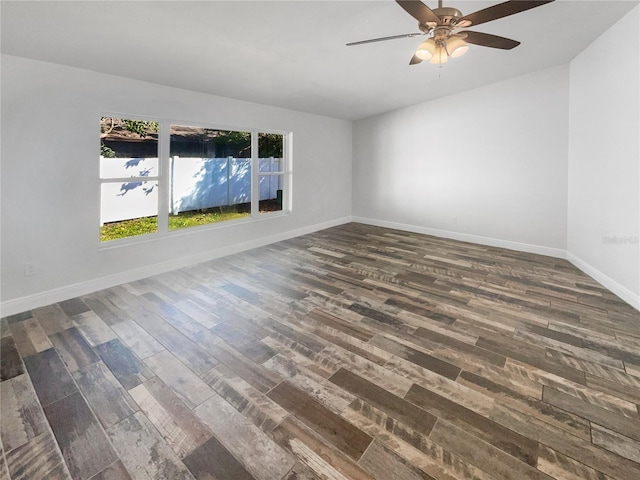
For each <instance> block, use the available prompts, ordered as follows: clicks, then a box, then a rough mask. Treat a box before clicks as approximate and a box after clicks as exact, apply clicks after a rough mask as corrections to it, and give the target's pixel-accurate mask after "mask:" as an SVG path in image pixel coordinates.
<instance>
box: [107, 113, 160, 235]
mask: <svg viewBox="0 0 640 480" xmlns="http://www.w3.org/2000/svg"><path fill="white" fill-rule="evenodd" d="M158 166H159V162H158V123H157V122H150V121H142V120H131V119H126V118H115V117H101V118H100V177H101V178H102V179H113V178H130V180H129V181H126V182H121V181H120V182H113V181H105V182H103V183H102V184H101V192H100V198H101V202H100V239H101V241H107V240H114V239H117V238H126V237H132V236H135V235H143V234H146V233H153V232H156V231H157V230H158V226H157V223H158V221H157V215H158V181H157V178H156V177H157V176H158V175H159V171H158Z"/></svg>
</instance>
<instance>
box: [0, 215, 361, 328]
mask: <svg viewBox="0 0 640 480" xmlns="http://www.w3.org/2000/svg"><path fill="white" fill-rule="evenodd" d="M349 222H351V217H342V218H338V219H335V220H331V221H328V222H323V223H318V224H315V225H310V226H307V227H302V228H297V229H295V230H289V231H286V232H282V233H278V234H276V235H270V236H267V237H262V238H257V239H255V240H248V241H246V242H241V243H236V244H233V245H228V246H224V247H220V248H215V249H212V250H207V251H205V252H201V253H198V254H195V255H188V256H184V257H179V258H175V259H172V260H170V261H166V262H160V263H155V264H153V265H147V266H144V267H141V268H135V269H132V270H127V271H124V272H119V273H116V274H113V275H107V276H104V277H100V278H95V279H91V280H87V281H85V282H81V283H76V284H72V285H65V286H63V287H59V288H54V289H51V290H47V291H45V292H40V293H36V294H33V295H27V296H24V297H19V298H15V299H12V300H7V301H5V302H2V303H0V316H1V317H6V316H9V315H15V314H17V313H21V312H26V311H27V310H31V309H34V308H38V307H43V306H45V305H51V304H52V303H57V302H61V301H63V300H68V299H70V298H75V297H79V296H81V295H87V294H89V293H92V292H96V291H98V290H103V289H105V288H111V287H114V286H116V285H122V284H123V283H129V282H133V281H136V280H141V279H143V278H147V277H151V276H153V275H158V274H160V273H165V272H169V271H171V270H177V269H178V268H183V267H188V266H190V265H195V264H198V263H202V262H207V261H209V260H214V259H216V258H220V257H225V256H227V255H232V254H234V253H240V252H244V251H246V250H251V249H253V248H258V247H262V246H265V245H269V244H271V243H275V242H280V241H282V240H288V239H290V238H294V237H299V236H301V235H306V234H308V233H313V232H317V231H318V230H324V229H326V228H331V227H335V226H338V225H343V224H345V223H349Z"/></svg>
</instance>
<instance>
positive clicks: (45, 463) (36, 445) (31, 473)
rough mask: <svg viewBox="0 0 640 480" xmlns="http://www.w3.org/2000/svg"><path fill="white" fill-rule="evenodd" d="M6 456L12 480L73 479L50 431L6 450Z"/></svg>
mask: <svg viewBox="0 0 640 480" xmlns="http://www.w3.org/2000/svg"><path fill="white" fill-rule="evenodd" d="M5 456H6V461H7V470H8V471H9V475H10V478H11V480H33V479H36V478H38V479H40V478H47V479H49V478H51V479H54V478H55V479H56V480H58V479H59V480H71V475H70V474H69V470H68V469H67V465H66V464H65V462H64V460H63V458H62V455H61V453H60V450H59V448H58V445H57V444H56V440H55V438H54V437H53V434H51V433H50V432H49V431H47V432H45V433H42V434H40V435H38V436H37V437H33V438H32V439H31V440H29V441H28V442H27V443H25V444H23V445H21V446H19V447H18V448H14V449H13V450H11V451H8V452H6V453H5ZM74 480H75V479H74Z"/></svg>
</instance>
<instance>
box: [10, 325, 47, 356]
mask: <svg viewBox="0 0 640 480" xmlns="http://www.w3.org/2000/svg"><path fill="white" fill-rule="evenodd" d="M9 329H10V331H11V334H12V335H13V339H14V341H15V342H16V347H17V348H18V352H20V355H21V356H22V358H24V357H28V356H29V355H33V354H35V353H39V352H42V351H44V350H47V349H48V348H51V347H52V346H53V345H52V344H51V341H49V337H48V336H47V334H46V332H45V331H44V330H43V328H42V327H41V326H40V323H38V320H36V319H35V318H33V317H31V318H28V319H26V320H23V321H21V322H16V323H13V324H11V325H10V326H9Z"/></svg>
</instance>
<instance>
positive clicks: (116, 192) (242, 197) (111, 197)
mask: <svg viewBox="0 0 640 480" xmlns="http://www.w3.org/2000/svg"><path fill="white" fill-rule="evenodd" d="M282 166H283V165H282V159H281V158H261V159H259V165H258V169H259V172H260V173H268V172H279V171H281V169H282ZM157 169H158V159H157V158H105V157H100V177H101V178H103V179H108V178H114V179H115V178H120V179H123V178H128V177H136V178H135V180H132V181H131V182H113V183H103V185H102V206H101V218H100V222H101V224H104V223H110V222H117V221H121V220H129V219H132V218H140V217H148V216H153V215H156V213H157V205H158V182H157V180H156V179H155V178H154V179H153V180H150V181H143V180H142V178H144V177H157V176H158V171H157ZM282 179H283V177H282V176H281V175H272V176H261V177H260V188H259V191H260V198H259V200H271V199H276V198H277V191H278V190H281V189H282ZM170 192H171V197H170V203H169V208H170V213H172V214H177V213H179V212H184V211H188V210H200V209H206V208H214V207H223V206H228V205H237V204H241V203H248V202H250V201H251V159H249V158H233V157H228V158H185V157H173V158H171V164H170Z"/></svg>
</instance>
